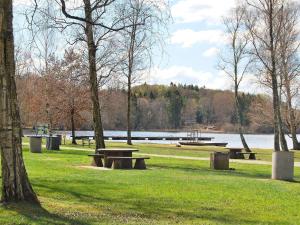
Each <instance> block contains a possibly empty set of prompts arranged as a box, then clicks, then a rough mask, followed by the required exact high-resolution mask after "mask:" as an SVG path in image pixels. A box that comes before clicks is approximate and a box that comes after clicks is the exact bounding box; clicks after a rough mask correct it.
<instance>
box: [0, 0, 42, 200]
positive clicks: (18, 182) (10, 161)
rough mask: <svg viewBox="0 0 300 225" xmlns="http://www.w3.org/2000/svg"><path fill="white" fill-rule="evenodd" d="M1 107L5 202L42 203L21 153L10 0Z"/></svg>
mask: <svg viewBox="0 0 300 225" xmlns="http://www.w3.org/2000/svg"><path fill="white" fill-rule="evenodd" d="M0 30H1V31H0V34H1V36H0V107H1V113H0V115H1V120H0V123H1V124H0V125H1V132H0V134H1V135H0V138H1V140H0V141H1V144H0V147H1V166H2V198H1V200H2V201H3V202H17V201H28V202H33V203H37V204H39V201H38V199H37V196H36V194H35V193H34V191H33V189H32V187H31V184H30V182H29V179H28V175H27V172H26V169H25V165H24V161H23V156H22V139H21V133H22V131H21V122H20V115H19V108H18V103H17V93H16V84H15V80H14V79H15V61H14V39H13V11H12V1H11V0H0Z"/></svg>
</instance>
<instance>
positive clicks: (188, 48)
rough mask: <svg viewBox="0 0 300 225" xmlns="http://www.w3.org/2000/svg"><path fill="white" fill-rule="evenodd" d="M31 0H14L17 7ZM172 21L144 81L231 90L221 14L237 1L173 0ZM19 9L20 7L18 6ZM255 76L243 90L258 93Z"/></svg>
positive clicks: (241, 87)
mask: <svg viewBox="0 0 300 225" xmlns="http://www.w3.org/2000/svg"><path fill="white" fill-rule="evenodd" d="M31 1H32V0H15V1H14V2H15V6H21V5H23V4H26V3H27V4H28V2H31ZM170 1H171V13H172V17H173V22H172V23H171V24H170V27H169V34H170V35H169V38H168V40H166V45H165V49H164V52H165V54H164V55H163V57H162V58H161V57H160V56H155V57H156V60H154V62H155V65H154V66H153V69H152V71H151V73H150V74H149V75H147V76H146V77H145V81H146V82H147V83H151V84H166V85H168V84H170V83H171V82H173V83H181V84H193V85H198V86H200V87H203V86H205V87H206V88H211V89H223V90H224V89H231V88H232V85H231V83H232V82H230V80H229V78H228V76H227V75H226V74H225V73H224V72H222V71H220V70H218V69H217V65H218V59H219V54H220V51H221V50H222V49H224V46H225V44H226V38H225V35H224V26H223V24H222V17H224V16H226V15H227V14H228V11H229V10H230V9H231V8H232V7H234V5H235V0H170ZM16 8H17V7H16ZM255 86H256V85H255V81H254V79H253V77H250V76H249V77H245V79H244V81H243V82H242V83H241V86H240V89H241V90H242V91H245V92H255V91H254V90H257V89H256V88H255Z"/></svg>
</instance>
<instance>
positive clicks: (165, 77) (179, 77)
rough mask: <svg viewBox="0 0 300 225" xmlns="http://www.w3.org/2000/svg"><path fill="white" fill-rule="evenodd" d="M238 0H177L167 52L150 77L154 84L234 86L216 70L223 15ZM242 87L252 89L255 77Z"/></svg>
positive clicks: (225, 87)
mask: <svg viewBox="0 0 300 225" xmlns="http://www.w3.org/2000/svg"><path fill="white" fill-rule="evenodd" d="M234 5H235V0H174V1H172V2H171V12H172V16H173V23H172V24H171V26H170V31H169V32H170V37H169V40H168V42H167V45H166V46H165V47H166V49H165V51H166V53H167V54H166V55H165V56H164V58H163V59H162V61H161V62H160V63H159V65H156V66H157V67H156V68H154V69H153V71H152V73H151V75H150V76H149V77H148V80H149V82H150V83H155V84H170V82H173V83H182V84H194V85H195V84H197V85H199V86H201V87H202V86H205V87H206V88H212V89H231V88H232V86H231V82H230V80H229V78H228V77H227V76H226V74H224V73H223V72H222V71H219V70H218V69H217V65H218V59H219V55H220V51H221V50H222V49H224V46H225V44H226V39H225V35H224V26H223V24H222V18H223V17H224V16H226V15H227V14H228V11H229V10H230V9H231V8H232V7H234ZM241 89H242V90H243V91H246V92H253V90H254V89H255V82H254V79H253V77H250V76H249V77H245V79H244V82H243V83H242V84H241Z"/></svg>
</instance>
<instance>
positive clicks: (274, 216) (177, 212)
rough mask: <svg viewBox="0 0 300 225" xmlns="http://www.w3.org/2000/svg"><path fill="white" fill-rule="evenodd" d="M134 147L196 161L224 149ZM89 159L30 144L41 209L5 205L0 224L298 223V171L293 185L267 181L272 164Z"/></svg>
mask: <svg viewBox="0 0 300 225" xmlns="http://www.w3.org/2000/svg"><path fill="white" fill-rule="evenodd" d="M25 142H26V140H25ZM109 146H110V147H124V146H125V145H124V144H119V143H110V144H109ZM68 147H69V148H70V147H71V145H69V146H68ZM76 147H77V148H82V146H80V145H78V146H76ZM134 147H137V148H138V149H140V152H142V153H145V154H146V153H147V154H164V155H177V156H193V157H208V155H209V152H210V151H211V150H220V149H216V148H195V147H183V148H176V147H174V146H172V145H154V144H153V145H152V144H140V145H137V146H134ZM84 148H86V147H84ZM257 151H263V152H264V155H261V156H259V157H262V158H263V159H264V160H269V159H270V154H271V152H270V151H268V150H257ZM87 154H88V152H87V151H82V150H70V149H68V150H66V149H64V147H62V151H57V152H49V151H45V150H44V151H43V153H42V154H33V153H29V152H28V149H27V146H26V145H25V148H24V158H25V162H26V167H27V170H28V173H29V176H30V180H31V182H32V184H33V187H34V189H35V191H36V192H37V193H38V196H39V199H40V200H41V203H42V207H43V208H37V207H34V206H31V205H28V204H18V205H16V204H15V205H14V204H13V205H9V206H1V208H0V224H297V221H299V220H300V215H299V213H298V212H299V210H300V184H299V183H298V182H299V181H300V168H296V169H295V178H296V182H292V183H291V182H281V181H272V180H270V179H269V177H270V170H271V167H270V166H268V165H248V164H238V163H231V167H234V168H235V170H233V171H213V170H210V169H209V162H208V161H196V160H183V159H170V158H160V157H151V159H150V160H148V161H147V164H148V167H149V169H148V170H146V171H137V170H121V171H120V170H95V169H90V168H85V167H82V166H88V165H89V163H90V158H89V157H87ZM297 155H298V153H297Z"/></svg>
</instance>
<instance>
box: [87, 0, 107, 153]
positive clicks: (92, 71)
mask: <svg viewBox="0 0 300 225" xmlns="http://www.w3.org/2000/svg"><path fill="white" fill-rule="evenodd" d="M84 10H85V17H86V20H87V21H92V15H91V12H92V9H91V2H90V0H84ZM85 34H86V38H87V45H88V56H89V77H90V79H89V82H90V88H91V99H92V102H93V123H94V132H95V141H96V149H98V148H105V142H104V135H103V127H102V120H101V111H100V103H99V93H98V81H97V67H96V51H97V47H96V45H95V41H94V32H93V25H92V24H91V23H89V22H86V27H85Z"/></svg>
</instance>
